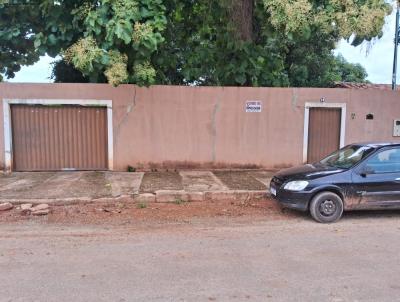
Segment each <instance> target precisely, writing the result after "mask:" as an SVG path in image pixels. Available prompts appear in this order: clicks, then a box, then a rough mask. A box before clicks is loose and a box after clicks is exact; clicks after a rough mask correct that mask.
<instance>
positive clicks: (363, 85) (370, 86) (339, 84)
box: [335, 82, 400, 90]
mask: <svg viewBox="0 0 400 302" xmlns="http://www.w3.org/2000/svg"><path fill="white" fill-rule="evenodd" d="M397 87H398V88H400V86H399V85H398V86H397ZM335 88H349V89H380V90H392V85H390V84H371V83H353V82H336V83H335Z"/></svg>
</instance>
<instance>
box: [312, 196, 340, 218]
mask: <svg viewBox="0 0 400 302" xmlns="http://www.w3.org/2000/svg"><path fill="white" fill-rule="evenodd" d="M310 213H311V216H312V217H313V218H314V219H315V220H316V221H318V222H321V223H333V222H336V221H338V220H339V219H340V217H342V214H343V200H342V199H341V198H340V196H338V195H337V194H335V193H333V192H322V193H319V194H317V195H316V196H314V198H313V199H312V200H311V204H310Z"/></svg>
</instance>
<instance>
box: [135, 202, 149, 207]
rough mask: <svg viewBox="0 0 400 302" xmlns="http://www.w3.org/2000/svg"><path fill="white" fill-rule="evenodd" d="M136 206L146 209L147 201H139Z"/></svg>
mask: <svg viewBox="0 0 400 302" xmlns="http://www.w3.org/2000/svg"><path fill="white" fill-rule="evenodd" d="M136 208H138V209H145V208H147V203H144V202H140V203H138V204H137V205H136Z"/></svg>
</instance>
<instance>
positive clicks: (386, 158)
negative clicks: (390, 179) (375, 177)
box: [365, 148, 400, 174]
mask: <svg viewBox="0 0 400 302" xmlns="http://www.w3.org/2000/svg"><path fill="white" fill-rule="evenodd" d="M365 170H367V171H369V172H370V173H374V174H380V173H400V148H394V149H388V150H384V151H382V152H379V153H377V154H375V155H373V156H372V157H371V158H370V159H368V160H367V162H366V164H365Z"/></svg>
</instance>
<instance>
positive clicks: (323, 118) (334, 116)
mask: <svg viewBox="0 0 400 302" xmlns="http://www.w3.org/2000/svg"><path fill="white" fill-rule="evenodd" d="M340 123H341V110H340V109H335V108H311V109H310V121H309V130H308V155H307V161H308V162H309V163H313V162H317V161H320V160H321V159H322V158H324V157H325V156H327V155H329V154H330V153H332V152H334V151H335V150H337V149H338V148H339V146H340Z"/></svg>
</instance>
